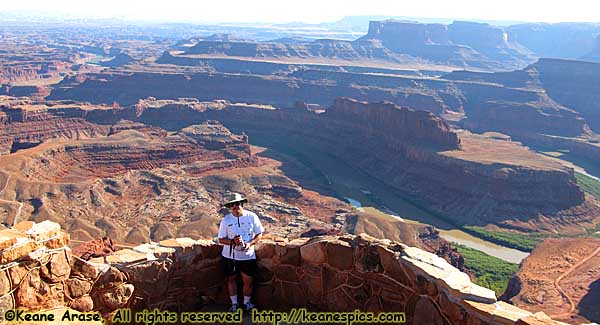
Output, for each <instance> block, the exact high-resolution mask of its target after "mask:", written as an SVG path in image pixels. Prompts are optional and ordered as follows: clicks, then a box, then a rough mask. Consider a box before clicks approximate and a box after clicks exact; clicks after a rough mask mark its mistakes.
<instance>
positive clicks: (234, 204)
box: [225, 202, 244, 208]
mask: <svg viewBox="0 0 600 325" xmlns="http://www.w3.org/2000/svg"><path fill="white" fill-rule="evenodd" d="M243 205H244V204H243V203H242V202H233V203H229V204H227V205H226V206H225V207H227V208H233V207H237V206H240V207H241V206H243Z"/></svg>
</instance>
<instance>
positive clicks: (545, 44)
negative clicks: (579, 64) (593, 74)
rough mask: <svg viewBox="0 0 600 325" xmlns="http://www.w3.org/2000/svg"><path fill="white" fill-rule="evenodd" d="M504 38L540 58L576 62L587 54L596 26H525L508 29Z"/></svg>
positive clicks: (597, 28) (592, 41)
mask: <svg viewBox="0 0 600 325" xmlns="http://www.w3.org/2000/svg"><path fill="white" fill-rule="evenodd" d="M507 32H508V36H509V38H510V39H512V40H513V41H514V42H517V43H519V44H521V45H523V46H525V47H527V48H528V49H529V50H531V51H533V52H534V53H535V54H536V55H537V56H538V57H540V58H566V59H578V58H580V57H582V56H584V55H586V54H587V53H589V52H590V51H591V49H592V48H593V46H594V39H595V38H596V36H597V35H598V34H599V33H600V26H599V25H598V24H594V23H558V24H548V23H527V24H519V25H513V26H509V27H508V28H507Z"/></svg>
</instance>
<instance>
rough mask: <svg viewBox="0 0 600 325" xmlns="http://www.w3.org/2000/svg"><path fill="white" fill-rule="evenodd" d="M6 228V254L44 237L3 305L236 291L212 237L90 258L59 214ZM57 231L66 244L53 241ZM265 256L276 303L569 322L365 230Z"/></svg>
mask: <svg viewBox="0 0 600 325" xmlns="http://www.w3.org/2000/svg"><path fill="white" fill-rule="evenodd" d="M11 234H14V237H15V238H13V237H11ZM0 235H2V238H3V241H2V243H3V245H4V246H3V247H4V250H3V251H2V253H1V256H5V252H6V251H14V250H15V249H16V247H22V244H20V242H19V241H23V240H22V239H21V240H19V239H16V238H25V239H26V241H28V242H35V243H40V244H38V245H32V246H30V248H29V249H19V250H18V251H19V252H20V253H19V254H16V255H11V256H12V257H11V258H10V259H6V260H3V261H4V263H3V264H2V266H1V267H2V269H3V271H2V272H1V273H0V280H2V281H0V284H2V285H1V286H0V290H2V294H3V296H2V299H0V304H1V305H0V307H1V308H3V309H12V308H24V309H27V310H32V311H37V310H44V309H49V308H57V307H61V306H68V307H71V308H74V309H76V310H80V311H91V310H94V311H99V312H101V313H102V314H103V315H104V316H105V317H107V318H108V317H110V315H111V313H113V312H114V311H115V310H117V309H119V308H125V307H129V308H132V309H133V310H141V309H148V308H159V309H164V310H166V309H171V310H177V311H185V310H196V311H197V310H199V309H201V308H202V306H204V305H210V304H218V303H225V302H226V301H227V300H228V297H227V296H226V293H225V288H224V286H223V284H224V281H223V280H224V278H223V274H222V272H221V267H220V260H221V256H220V251H221V246H220V245H217V244H215V243H214V242H213V241H212V240H207V239H200V240H193V239H191V238H178V239H170V240H165V241H161V242H160V243H150V244H143V245H139V246H137V247H135V248H133V249H126V250H121V251H117V252H114V253H112V254H109V255H107V256H105V257H100V258H95V259H91V260H89V261H84V260H82V259H80V258H78V257H76V256H73V255H71V250H70V249H69V248H68V247H66V246H64V245H66V244H67V242H68V235H66V234H64V233H62V232H60V227H59V226H58V225H57V224H55V223H52V222H50V221H44V222H42V223H39V224H35V223H33V222H22V223H19V224H18V225H17V226H16V227H15V228H13V229H11V230H4V231H2V232H0ZM57 235H60V236H62V237H60V238H63V242H62V244H63V246H62V247H56V246H52V245H51V246H50V247H56V248H49V247H48V244H47V243H51V242H52V240H53V239H54V237H55V236H57ZM11 238H12V239H14V240H12V239H11ZM41 243H46V244H45V245H44V246H42V245H41ZM53 243H57V242H53ZM15 246H16V247H15ZM257 255H258V263H259V268H260V273H259V274H260V275H258V276H257V277H256V279H255V282H256V283H255V297H254V299H255V301H256V303H257V305H258V306H260V307H261V308H264V309H270V308H275V307H276V306H275V305H273V302H274V301H277V307H278V309H282V308H283V309H285V308H292V307H306V308H309V309H311V310H329V311H352V310H355V309H360V310H363V311H372V312H382V311H403V312H405V313H406V316H407V324H425V323H427V324H442V323H448V324H560V323H558V322H555V321H553V320H551V319H550V318H548V317H547V316H546V315H545V314H543V313H536V314H532V313H530V312H527V311H524V310H521V309H519V308H517V307H514V306H512V305H509V304H507V303H504V302H501V301H496V297H495V295H494V293H493V292H492V291H491V290H488V289H485V288H482V287H479V286H477V285H475V284H473V283H471V282H470V280H469V277H468V276H467V275H466V274H464V273H461V272H460V271H458V270H457V269H456V268H454V267H452V266H451V265H449V264H448V263H447V262H446V261H445V260H443V259H441V258H439V257H437V256H435V255H434V254H431V253H427V252H424V251H422V250H420V249H417V248H414V247H408V246H406V245H404V244H401V243H396V242H392V241H389V240H377V239H374V238H372V237H369V236H366V235H359V236H353V235H343V236H322V237H314V238H300V239H294V240H291V241H287V240H281V241H274V240H271V239H265V240H263V241H262V242H261V243H259V244H258V245H257ZM9 260H10V261H9ZM11 262H12V263H11ZM27 270H31V271H27ZM11 284H12V285H11ZM13 298H14V301H15V303H16V304H15V305H12V301H13Z"/></svg>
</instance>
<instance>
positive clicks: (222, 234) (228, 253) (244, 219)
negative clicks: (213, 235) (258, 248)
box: [219, 210, 265, 261]
mask: <svg viewBox="0 0 600 325" xmlns="http://www.w3.org/2000/svg"><path fill="white" fill-rule="evenodd" d="M264 231H265V228H263V226H262V224H261V223H260V220H259V219H258V216H257V215H256V214H255V213H254V212H250V211H247V210H243V213H242V215H241V216H240V217H239V218H238V217H235V216H234V215H233V214H231V213H230V214H228V215H226V216H225V217H224V218H223V220H221V224H220V225H219V238H227V239H233V238H234V237H235V236H237V235H240V236H242V239H243V240H244V243H248V242H250V241H251V240H252V239H253V238H254V236H256V235H258V234H262V233H263V232H264ZM221 254H222V255H223V257H227V258H230V259H234V260H238V261H243V260H252V259H256V253H255V252H254V246H251V247H250V248H248V249H247V250H242V249H241V247H237V246H235V248H234V249H233V250H232V249H231V245H223V251H222V252H221Z"/></svg>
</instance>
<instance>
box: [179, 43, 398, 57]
mask: <svg viewBox="0 0 600 325" xmlns="http://www.w3.org/2000/svg"><path fill="white" fill-rule="evenodd" d="M186 54H221V55H227V56H236V57H251V58H253V57H256V58H258V57H265V58H282V57H283V58H285V57H300V58H331V59H344V60H352V59H360V58H370V59H381V60H389V61H397V60H398V59H397V58H396V57H395V56H394V54H393V53H392V52H390V51H389V50H386V49H385V48H382V47H381V46H378V44H377V43H373V42H350V41H343V40H332V39H320V40H316V41H313V42H311V43H304V44H288V43H253V42H248V41H246V42H235V41H221V40H218V41H199V42H198V43H197V44H196V45H194V46H193V47H191V48H190V49H188V50H187V51H186Z"/></svg>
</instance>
